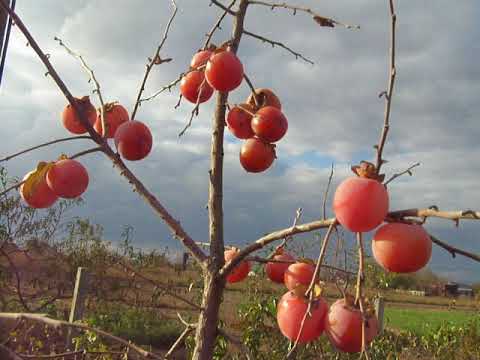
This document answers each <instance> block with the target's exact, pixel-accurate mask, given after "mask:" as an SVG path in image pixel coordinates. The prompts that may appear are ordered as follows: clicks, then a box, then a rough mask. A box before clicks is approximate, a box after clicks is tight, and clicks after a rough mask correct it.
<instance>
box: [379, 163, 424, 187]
mask: <svg viewBox="0 0 480 360" xmlns="http://www.w3.org/2000/svg"><path fill="white" fill-rule="evenodd" d="M417 166H420V163H419V162H417V163H415V164H413V165H412V166H410V167H409V168H408V169H407V170H404V171H402V172H399V173H396V174H393V175H392V177H391V178H390V179H388V180H387V181H385V182H384V183H383V185H385V186H387V185H388V184H389V183H390V182H392V181H393V180H395V179H396V178H398V177H400V176H402V175H405V174H408V175H410V176H412V175H413V174H412V169H414V168H416V167H417Z"/></svg>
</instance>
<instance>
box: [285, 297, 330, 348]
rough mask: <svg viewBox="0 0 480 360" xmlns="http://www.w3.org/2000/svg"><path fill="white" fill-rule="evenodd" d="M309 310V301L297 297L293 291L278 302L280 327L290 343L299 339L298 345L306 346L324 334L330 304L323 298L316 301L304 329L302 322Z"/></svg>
mask: <svg viewBox="0 0 480 360" xmlns="http://www.w3.org/2000/svg"><path fill="white" fill-rule="evenodd" d="M307 308H308V299H306V298H305V297H303V296H297V295H295V294H294V293H293V292H291V291H288V292H287V293H285V294H284V295H283V296H282V298H281V299H280V301H279V302H278V305H277V323H278V327H279V328H280V331H281V333H282V334H283V335H284V336H285V337H287V338H288V339H290V341H296V340H297V337H298V343H299V344H304V343H307V342H310V341H313V340H315V339H316V338H318V337H319V336H320V335H321V334H322V333H323V331H324V329H325V317H326V314H327V312H328V304H327V303H326V302H325V300H323V299H322V298H317V299H315V300H314V302H313V303H312V307H311V309H310V311H311V316H309V315H307V317H306V319H305V323H304V325H303V328H302V320H303V318H304V316H305V312H306V311H307ZM300 330H301V331H300ZM299 333H300V335H299Z"/></svg>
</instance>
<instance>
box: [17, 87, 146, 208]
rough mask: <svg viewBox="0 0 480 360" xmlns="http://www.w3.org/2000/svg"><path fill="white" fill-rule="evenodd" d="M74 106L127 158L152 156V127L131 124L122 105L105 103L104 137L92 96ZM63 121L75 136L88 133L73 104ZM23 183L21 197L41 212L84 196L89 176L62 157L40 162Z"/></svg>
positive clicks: (67, 109) (99, 116) (65, 112)
mask: <svg viewBox="0 0 480 360" xmlns="http://www.w3.org/2000/svg"><path fill="white" fill-rule="evenodd" d="M75 103H76V105H77V106H78V109H79V110H80V111H81V112H82V113H83V115H84V116H85V118H86V119H87V120H88V121H89V123H90V125H92V126H93V128H94V129H95V131H96V132H97V133H98V134H99V135H101V136H105V138H107V139H114V141H115V145H116V147H117V150H118V152H119V154H120V155H121V156H122V157H123V158H124V159H127V160H131V161H134V160H141V159H143V158H145V157H146V156H147V155H148V154H149V153H150V150H151V148H152V135H151V133H150V130H149V128H148V127H147V126H146V125H145V124H143V123H142V122H140V121H133V120H132V121H130V117H129V115H128V112H127V110H126V109H125V108H124V107H123V106H122V105H120V104H117V103H108V104H105V106H104V108H103V114H104V122H105V124H106V128H107V130H106V133H105V134H103V126H102V119H101V111H98V112H97V110H96V109H95V107H94V106H93V105H92V103H91V102H90V99H89V97H88V96H84V97H82V98H75ZM61 118H62V123H63V126H64V127H65V129H67V130H68V131H69V132H71V133H72V134H76V135H79V134H84V133H86V132H87V129H86V128H85V127H84V126H83V125H82V123H81V121H80V119H79V117H78V114H77V112H76V111H75V109H74V108H73V106H71V105H70V104H69V105H67V106H66V107H65V108H64V110H63V112H62V116H61ZM23 180H24V182H23V184H22V185H21V186H20V195H21V196H22V198H23V199H24V200H25V202H26V203H27V204H28V205H29V206H30V207H33V208H37V209H42V208H48V207H50V206H52V205H53V204H54V203H55V202H56V201H57V199H58V198H59V197H61V198H65V199H73V198H76V197H79V196H80V195H82V194H83V193H84V192H85V190H86V189H87V187H88V183H89V176H88V172H87V169H86V168H85V167H84V166H83V165H82V164H81V163H80V162H78V161H77V160H74V159H69V158H68V157H67V156H66V155H62V156H60V158H59V159H58V160H57V161H55V162H49V163H46V162H40V163H39V164H38V166H37V168H36V169H35V170H33V171H31V172H29V173H28V174H27V175H25V177H24V179H23Z"/></svg>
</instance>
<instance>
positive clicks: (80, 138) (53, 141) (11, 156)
mask: <svg viewBox="0 0 480 360" xmlns="http://www.w3.org/2000/svg"><path fill="white" fill-rule="evenodd" d="M82 139H88V140H92V138H91V137H90V136H88V135H82V136H70V137H66V138H62V139H56V140H52V141H48V142H46V143H43V144H40V145H36V146H33V147H30V148H28V149H25V150H22V151H19V152H17V153H15V154H12V155H8V156H6V157H4V158H2V159H0V162H3V161H8V160H10V159H13V158H14V157H17V156H19V155H23V154H25V153H28V152H30V151H33V150H37V149H40V148H42V147H45V146H49V145H52V144H56V143H60V142H64V141H70V140H82Z"/></svg>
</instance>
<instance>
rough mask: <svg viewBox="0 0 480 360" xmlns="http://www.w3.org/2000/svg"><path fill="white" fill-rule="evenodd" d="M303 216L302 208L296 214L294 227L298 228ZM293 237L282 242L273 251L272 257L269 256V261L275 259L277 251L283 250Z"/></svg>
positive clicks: (287, 237)
mask: <svg viewBox="0 0 480 360" xmlns="http://www.w3.org/2000/svg"><path fill="white" fill-rule="evenodd" d="M301 216H302V208H298V209H297V211H296V212H295V218H294V219H293V224H292V227H295V226H297V224H298V222H299V221H300V217H301ZM292 239H293V236H286V237H285V238H284V239H283V240H282V242H281V243H280V244H279V245H278V246H277V247H276V248H275V250H273V251H272V253H271V254H270V255H268V256H267V259H273V257H274V256H275V255H276V254H277V251H278V250H280V249H283V248H284V247H285V246H286V245H287V242H288V241H289V240H292Z"/></svg>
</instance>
